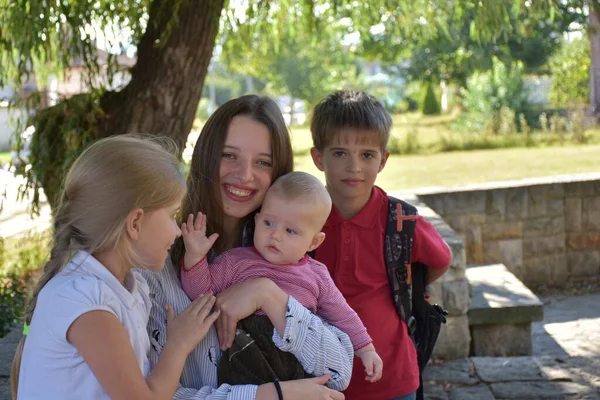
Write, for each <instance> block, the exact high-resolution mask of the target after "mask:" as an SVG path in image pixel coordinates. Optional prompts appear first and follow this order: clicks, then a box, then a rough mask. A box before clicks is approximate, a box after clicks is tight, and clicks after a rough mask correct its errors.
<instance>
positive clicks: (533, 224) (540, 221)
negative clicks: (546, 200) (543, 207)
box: [523, 216, 565, 238]
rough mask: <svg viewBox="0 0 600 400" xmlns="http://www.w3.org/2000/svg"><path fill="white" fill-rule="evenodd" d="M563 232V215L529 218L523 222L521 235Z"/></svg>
mask: <svg viewBox="0 0 600 400" xmlns="http://www.w3.org/2000/svg"><path fill="white" fill-rule="evenodd" d="M564 232H565V217H564V216H560V217H541V218H531V219H528V220H526V221H525V222H524V223H523V237H524V238H533V237H540V236H552V235H558V234H561V233H564Z"/></svg>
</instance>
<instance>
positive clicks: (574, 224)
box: [565, 197, 583, 232]
mask: <svg viewBox="0 0 600 400" xmlns="http://www.w3.org/2000/svg"><path fill="white" fill-rule="evenodd" d="M581 216H582V214H581V198H579V197H571V198H566V199H565V230H566V231H567V232H579V231H581V228H582V226H583V225H582V220H581Z"/></svg>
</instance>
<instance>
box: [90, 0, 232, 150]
mask: <svg viewBox="0 0 600 400" xmlns="http://www.w3.org/2000/svg"><path fill="white" fill-rule="evenodd" d="M223 3H224V0H189V1H187V2H183V5H182V6H181V8H180V9H179V11H178V12H177V11H174V10H173V9H172V6H171V3H170V2H169V0H164V1H163V0H154V1H153V3H152V5H151V7H150V15H149V19H148V27H147V29H146V32H145V33H144V35H143V36H142V38H141V40H140V43H139V44H138V55H137V62H136V65H135V66H134V67H133V69H132V73H131V75H132V76H131V81H130V82H129V84H128V85H127V86H126V87H125V88H124V89H123V90H122V91H121V92H118V93H116V92H109V93H107V94H106V95H105V96H104V97H103V99H102V106H103V109H104V111H105V112H106V113H107V115H108V118H106V119H105V122H104V123H103V124H102V125H101V126H100V127H99V129H98V137H106V136H111V135H118V134H124V133H129V132H135V133H149V134H153V135H163V136H169V137H171V138H173V139H174V140H175V142H176V143H177V145H178V147H179V149H180V151H182V150H183V148H184V145H185V141H186V138H187V135H188V133H189V132H190V130H191V128H192V124H193V121H194V118H195V115H196V109H197V107H198V102H199V101H200V97H201V95H202V86H203V84H204V79H205V78H206V73H207V69H208V65H209V63H210V59H211V56H212V52H213V48H214V45H215V39H216V35H217V32H218V29H219V17H220V15H221V10H222V8H223ZM174 12H177V15H173V13H174ZM172 16H173V17H174V18H175V22H176V23H175V24H173V25H174V26H173V28H172V30H171V32H170V34H169V36H168V37H167V40H166V42H165V43H160V40H161V36H162V34H163V32H164V31H165V29H166V27H167V24H168V23H169V21H170V18H171V17H172Z"/></svg>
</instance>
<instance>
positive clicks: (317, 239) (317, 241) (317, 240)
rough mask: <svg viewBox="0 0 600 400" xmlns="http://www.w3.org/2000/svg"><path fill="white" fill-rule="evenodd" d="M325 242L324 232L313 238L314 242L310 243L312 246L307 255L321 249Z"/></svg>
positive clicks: (309, 247)
mask: <svg viewBox="0 0 600 400" xmlns="http://www.w3.org/2000/svg"><path fill="white" fill-rule="evenodd" d="M323 240H325V233H323V232H319V233H317V234H316V235H315V236H313V240H312V242H310V246H308V251H307V253H308V252H310V251H313V250H314V249H316V248H317V247H319V246H320V245H321V243H323Z"/></svg>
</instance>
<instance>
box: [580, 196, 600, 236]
mask: <svg viewBox="0 0 600 400" xmlns="http://www.w3.org/2000/svg"><path fill="white" fill-rule="evenodd" d="M581 207H582V208H581V211H582V216H581V218H582V221H583V230H584V231H600V197H592V198H584V199H583V200H582V205H581Z"/></svg>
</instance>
